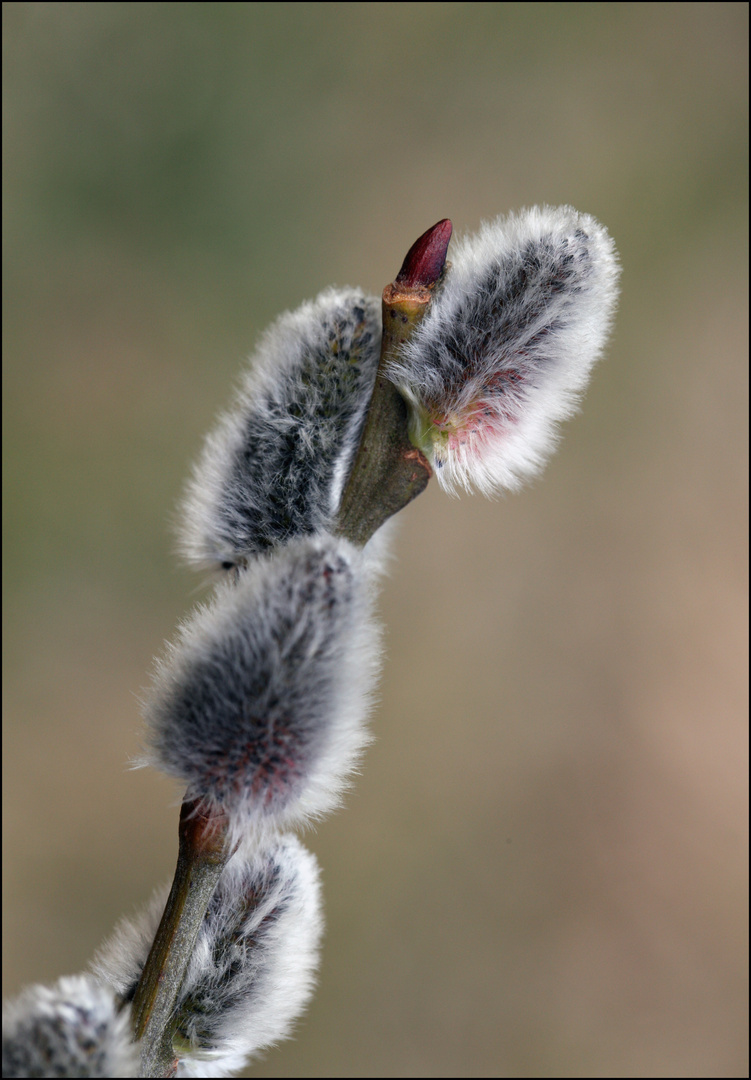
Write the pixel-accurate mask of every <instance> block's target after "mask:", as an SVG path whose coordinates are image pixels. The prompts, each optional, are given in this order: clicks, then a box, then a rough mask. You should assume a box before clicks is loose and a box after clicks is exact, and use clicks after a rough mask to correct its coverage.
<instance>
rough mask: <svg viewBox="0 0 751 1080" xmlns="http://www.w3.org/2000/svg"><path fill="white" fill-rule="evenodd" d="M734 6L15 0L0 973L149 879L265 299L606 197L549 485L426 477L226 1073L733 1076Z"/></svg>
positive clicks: (739, 464) (17, 968)
mask: <svg viewBox="0 0 751 1080" xmlns="http://www.w3.org/2000/svg"><path fill="white" fill-rule="evenodd" d="M747 22H748V8H747V6H746V5H745V4H734V3H729V4H728V3H711V4H705V3H699V4H694V3H690V4H686V3H671V4H620V3H611V4H593V3H591V4H569V3H559V4H547V3H535V4H494V3H484V4H475V3H463V4H455V3H439V4H424V3H400V4H390V3H386V4H369V3H362V4H327V3H318V4H307V3H303V4H281V3H279V4H238V3H230V4H223V3H212V4H204V3H190V4H182V3H169V4H167V3H164V4H162V3H152V4H136V3H127V4H122V3H104V4H102V3H70V4H69V3H35V4H25V3H8V4H4V5H3V28H4V64H3V78H4V90H5V93H4V125H3V127H4V131H3V134H4V149H5V180H4V183H5V200H4V255H5V259H4V275H5V277H4V280H5V306H4V311H5V341H4V343H5V365H4V375H3V388H4V395H3V405H4V419H5V424H4V450H5V453H4V469H5V471H4V478H5V485H4V491H5V558H4V576H3V581H4V592H3V599H4V608H5V649H4V660H5V681H4V683H5V685H4V690H5V717H6V724H5V737H4V755H3V764H4V786H3V796H4V810H5V813H4V846H3V853H4V861H5V871H6V872H5V876H4V915H5V967H4V984H3V985H4V992H5V994H6V995H7V994H14V993H16V992H17V991H18V990H19V989H20V988H21V986H22V985H24V984H25V983H28V982H30V981H50V980H53V979H55V978H56V977H57V976H59V975H62V974H68V973H71V972H74V971H78V970H80V969H81V968H82V967H83V966H84V965H85V964H86V962H87V961H88V960H89V958H90V956H91V954H92V953H93V951H94V949H95V947H96V946H97V945H98V944H99V942H100V941H101V939H102V938H103V937H104V936H105V935H106V934H107V933H108V932H109V931H110V929H111V928H112V926H113V924H114V923H115V921H116V920H117V919H118V917H119V916H120V915H122V914H124V913H126V912H130V911H132V910H134V908H135V907H136V906H137V905H139V904H140V903H142V902H143V901H144V900H145V899H146V897H147V896H148V895H149V893H150V891H151V889H152V888H153V887H154V886H155V885H156V884H157V883H159V882H161V881H163V880H165V879H167V878H169V877H170V876H171V873H172V869H173V865H174V859H175V854H176V821H177V809H176V807H177V802H178V796H179V793H178V792H177V790H176V789H175V788H174V787H173V786H171V785H170V784H169V782H167V781H166V780H165V779H163V778H161V777H160V776H158V775H156V774H152V773H151V772H148V771H139V772H135V773H134V772H130V771H128V770H127V762H128V760H129V759H130V758H131V757H132V756H133V755H135V754H136V753H137V751H138V748H139V713H138V702H137V698H138V694H139V693H140V691H141V689H142V688H143V687H144V686H146V685H147V683H148V671H149V668H150V663H151V658H152V656H153V655H154V654H155V653H157V652H158V651H159V650H160V649H161V646H162V642H163V640H164V638H165V637H168V636H170V635H171V633H172V631H173V628H174V626H175V623H176V621H177V620H178V619H179V618H180V617H181V616H182V615H184V614H185V613H186V612H187V611H188V610H189V609H190V607H191V606H192V604H193V603H194V602H195V601H196V599H197V596H198V595H200V593H197V592H196V586H197V581H196V579H195V577H194V576H193V575H192V574H190V573H189V572H188V571H186V570H183V569H180V568H178V567H177V566H176V560H175V559H174V557H173V554H172V545H173V541H172V537H171V533H170V527H169V519H170V515H171V514H172V513H173V508H174V506H175V503H176V501H177V499H178V497H179V494H180V491H181V486H182V483H183V481H184V478H185V476H186V474H187V470H188V466H189V463H190V461H191V460H192V459H193V458H194V457H195V455H196V454H197V452H198V450H199V447H200V445H201V440H202V437H203V434H204V433H205V431H206V430H207V429H208V428H209V427H210V426H211V424H212V421H213V418H214V416H215V414H216V412H217V410H219V409H220V408H221V407H223V406H224V404H225V403H226V402H227V400H228V398H229V394H230V389H231V386H232V385H233V382H234V380H235V379H236V376H237V373H238V371H239V370H240V368H241V366H242V363H243V360H244V357H245V356H246V355H247V354H248V353H249V352H250V351H251V350H252V348H253V345H254V342H255V340H256V339H257V337H258V334H259V333H260V332H261V331H262V330H263V329H264V327H265V326H266V324H267V323H268V322H269V321H270V320H271V319H272V318H273V317H274V316H276V315H277V314H278V313H279V312H281V311H282V310H284V309H287V308H290V307H295V306H296V305H297V304H299V303H300V302H301V301H302V300H303V299H306V298H308V297H312V296H314V295H315V294H316V293H317V292H318V291H319V290H321V289H322V288H324V287H325V286H327V285H329V284H332V283H336V284H341V285H343V284H355V285H361V286H363V287H364V288H366V289H368V290H369V291H371V292H374V293H380V291H381V289H382V287H383V286H384V285H385V284H386V283H387V282H388V281H390V280H391V279H392V278H393V276H394V274H395V273H396V271H397V270H398V268H399V265H400V263H401V260H402V257H403V256H404V254H405V252H406V250H407V248H408V247H409V246H410V244H411V243H412V241H413V240H414V239H415V238H416V237H417V236H418V235H419V234H420V233H421V232H422V231H423V230H424V229H426V228H427V227H428V226H429V225H431V224H433V223H434V222H435V221H437V220H438V219H439V218H442V217H445V216H449V217H451V218H452V219H453V222H454V226H455V228H456V229H457V230H458V231H460V232H464V231H467V230H473V229H475V228H476V227H477V226H478V224H479V222H480V221H481V220H482V219H483V218H489V217H493V216H495V215H497V214H498V213H501V212H505V211H507V210H510V209H516V208H520V207H522V206H526V205H531V204H534V203H537V202H547V203H553V204H558V203H571V204H572V205H574V206H575V207H577V209H579V210H582V211H586V212H588V213H592V214H594V215H595V216H596V217H598V218H599V219H600V220H601V221H602V222H604V223H605V224H606V225H607V227H608V228H609V229H610V231H611V233H612V235H613V237H614V238H615V241H616V244H617V245H618V248H619V250H620V253H621V257H622V263H623V282H622V284H623V293H622V301H621V305H620V312H619V316H618V319H617V322H616V327H615V334H614V337H613V341H612V344H611V346H610V348H609V350H608V353H607V356H606V358H605V360H604V361H603V362H602V363H601V364H600V366H599V367H598V368H597V369H596V371H595V374H594V378H593V382H592V386H591V389H590V391H589V393H588V396H587V399H586V402H585V406H584V409H583V412H582V413H581V415H580V416H579V417H577V418H576V419H575V420H573V421H572V422H571V423H569V424H568V425H567V427H566V431H565V438H564V441H563V443H562V446H561V449H560V451H559V453H558V455H557V456H556V458H555V459H554V460H553V461H552V463H551V465H550V467H549V468H548V470H547V472H546V474H545V477H544V478H543V480H541V481H539V482H538V483H536V484H534V485H533V486H531V487H530V488H528V489H527V490H525V491H524V492H523V493H522V494H520V495H518V496H514V497H509V498H507V499H504V500H501V501H497V502H486V501H484V500H483V499H481V498H479V497H476V498H463V499H461V500H451V499H449V498H447V497H446V496H445V495H443V494H442V493H441V491H440V490H439V489H438V488H437V486H436V485H431V488H430V489H429V490H428V491H427V493H426V494H425V495H424V496H423V497H421V498H420V499H419V500H418V501H417V502H416V503H415V504H414V505H413V506H411V507H409V508H408V509H407V510H406V511H405V512H404V513H403V514H402V521H401V526H400V529H399V533H398V537H397V542H396V545H395V551H396V555H397V557H396V559H395V560H394V562H393V566H392V569H391V574H390V577H389V578H388V580H387V582H386V584H385V588H384V592H383V598H382V610H383V616H384V620H385V623H386V627H387V648H388V657H387V662H386V666H385V673H384V677H383V683H382V692H381V702H380V705H379V708H378V711H377V714H376V717H375V721H374V728H375V732H376V734H377V742H376V744H375V746H374V747H373V748H372V749H371V751H370V752H369V754H368V756H367V761H366V765H365V769H364V772H363V775H362V776H361V778H360V779H359V781H358V783H357V787H356V790H355V791H354V792H353V794H352V795H351V796H350V798H349V799H348V803H347V806H346V809H345V810H344V811H342V812H340V813H339V814H338V815H336V816H334V817H332V818H330V819H328V820H326V821H325V822H324V823H322V824H321V825H320V827H319V828H318V830H317V831H316V832H315V833H312V834H309V835H308V838H307V842H308V843H309V844H310V846H311V847H312V848H313V849H314V850H315V851H316V852H317V854H318V856H319V859H320V861H321V864H322V867H323V880H324V887H325V898H326V910H327V925H328V928H327V936H326V941H325V948H324V954H323V962H322V968H321V977H320V986H319V988H318V991H317V994H316V997H315V1000H314V1002H313V1005H312V1007H311V1008H310V1010H309V1012H308V1014H307V1015H306V1017H305V1019H304V1020H303V1022H302V1023H301V1024H300V1025H299V1026H298V1030H297V1037H296V1039H295V1040H294V1041H290V1042H287V1043H284V1044H282V1046H281V1047H280V1048H279V1049H276V1050H274V1051H271V1052H270V1053H269V1054H268V1056H267V1057H266V1059H265V1060H264V1061H263V1062H262V1063H261V1064H260V1065H259V1066H257V1067H255V1069H253V1070H252V1074H253V1075H255V1076H341V1077H351V1076H364V1077H366V1076H384V1077H385V1076H395V1077H396V1076H420V1077H432V1076H436V1077H437V1076H457V1077H470V1076H488V1077H497V1076H519V1077H528V1076H530V1077H534V1076H554V1077H557V1076H645V1077H646V1076H665V1077H675V1076H713V1077H714V1076H717V1077H727V1076H746V1075H748V1061H747V1046H746V1024H747V1008H748V1001H747V981H746V975H747V966H746V955H747V953H746V950H747V930H746V927H747V922H746V919H747V890H746V880H747V877H746V875H747V859H746V850H747V848H746V841H747V824H746V822H747V798H746V756H747V697H746V652H747V639H746V618H747V572H746V521H747V516H746V515H747V494H746V492H747V466H746V436H747V418H746V394H747V361H746V333H747V329H746V319H747V311H746V306H747V290H748V281H747V274H746V255H747V227H748V223H747V202H746V182H747V172H746V167H747V142H746V138H747V34H748V26H747Z"/></svg>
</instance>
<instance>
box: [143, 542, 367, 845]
mask: <svg viewBox="0 0 751 1080" xmlns="http://www.w3.org/2000/svg"><path fill="white" fill-rule="evenodd" d="M372 592H373V590H372V587H371V580H370V576H369V574H368V573H367V572H366V567H365V565H364V556H363V554H362V552H360V551H359V550H358V549H357V548H355V547H354V546H353V545H352V544H350V543H349V542H348V541H346V540H337V539H334V538H333V537H331V536H328V535H323V536H319V537H303V538H301V539H298V540H294V541H290V542H289V543H288V544H286V545H285V546H284V547H282V548H279V549H277V550H276V551H274V552H272V553H270V554H269V555H267V556H265V557H263V558H259V559H256V560H255V561H254V562H253V563H252V564H251V565H250V566H249V567H248V568H247V569H246V570H245V571H243V572H242V573H241V574H240V575H239V576H238V578H237V580H236V581H231V580H230V581H226V582H222V583H221V584H220V585H219V586H218V588H217V590H216V592H215V595H214V598H213V599H212V601H211V602H210V603H209V604H208V605H206V606H203V607H201V608H199V609H198V611H197V613H196V614H195V615H194V616H193V617H192V618H191V619H190V620H188V622H186V623H185V624H184V625H183V627H182V628H181V631H180V634H179V638H178V640H177V642H176V644H175V645H173V646H171V647H170V649H169V652H168V654H167V656H166V657H165V659H164V660H163V661H162V662H161V663H160V664H159V666H158V668H157V673H156V677H155V682H154V688H153V691H152V693H151V694H150V696H149V697H148V698H147V700H146V702H145V707H144V712H145V716H146V720H147V724H148V728H149V747H150V749H149V751H148V755H147V758H146V760H145V762H144V763H150V764H153V765H155V766H157V767H158V768H160V769H162V770H163V771H164V772H166V773H168V774H169V775H171V776H174V777H176V778H178V779H180V780H183V781H184V782H185V783H186V784H187V792H186V798H187V799H197V800H201V801H202V802H203V804H204V805H205V806H206V807H207V808H213V809H219V810H221V811H223V812H224V813H226V814H227V815H228V817H229V835H230V836H231V837H232V838H233V840H239V839H241V838H242V837H243V836H245V835H246V833H247V831H248V830H249V829H253V828H254V827H262V826H264V825H271V826H273V827H279V826H285V827H286V826H287V825H289V824H290V823H292V822H295V821H304V820H305V819H307V818H310V817H318V816H320V815H321V814H323V813H324V812H326V811H328V810H330V809H332V808H333V807H334V806H336V805H338V803H339V801H340V796H341V793H342V791H343V790H345V789H346V787H347V786H348V782H349V778H350V774H351V772H352V770H353V769H354V768H355V767H356V765H357V764H358V762H359V759H360V757H361V755H362V752H363V750H364V748H365V747H366V746H367V744H368V742H369V741H370V736H369V735H368V732H367V729H366V726H365V718H366V716H367V713H368V709H369V705H370V695H371V691H372V688H373V685H374V681H375V677H376V673H377V660H378V655H379V632H378V628H377V626H376V623H375V621H374V619H373V616H372V610H371V605H372V599H373V597H372Z"/></svg>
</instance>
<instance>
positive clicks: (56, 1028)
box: [3, 975, 139, 1077]
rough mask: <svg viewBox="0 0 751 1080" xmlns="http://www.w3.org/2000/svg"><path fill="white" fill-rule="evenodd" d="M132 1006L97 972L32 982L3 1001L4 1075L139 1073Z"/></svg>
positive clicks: (67, 1075) (124, 1074)
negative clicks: (123, 1003)
mask: <svg viewBox="0 0 751 1080" xmlns="http://www.w3.org/2000/svg"><path fill="white" fill-rule="evenodd" d="M138 1068H139V1054H138V1050H137V1048H136V1045H135V1043H134V1042H133V1040H132V1034H131V1030H130V1011H129V1009H127V1008H125V1009H121V1003H120V1002H119V1001H118V1000H117V999H116V997H115V993H114V990H113V989H112V988H111V987H110V986H108V985H105V984H104V983H102V982H101V981H100V980H99V979H98V978H96V977H95V976H94V975H69V976H66V977H65V978H62V979H59V980H58V981H57V982H56V983H55V985H54V986H31V987H29V988H28V989H27V990H25V991H24V992H23V993H22V994H21V995H20V996H19V997H18V998H16V999H15V1000H14V1001H12V1002H9V1003H8V1004H6V1005H4V1006H3V1076H7V1077H21V1076H59V1077H89V1076H137V1075H138Z"/></svg>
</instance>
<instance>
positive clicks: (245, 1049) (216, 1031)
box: [94, 835, 323, 1077]
mask: <svg viewBox="0 0 751 1080" xmlns="http://www.w3.org/2000/svg"><path fill="white" fill-rule="evenodd" d="M167 891H168V890H167V889H166V888H165V889H160V890H159V891H158V893H157V894H155V896H154V897H153V899H152V901H151V902H150V903H149V905H148V906H147V907H146V909H145V910H144V911H143V912H141V913H140V914H139V915H138V916H136V917H135V918H133V919H124V920H123V921H122V922H121V923H120V925H119V926H118V927H117V928H116V930H115V933H114V935H113V937H112V938H111V939H110V940H109V941H108V942H106V943H105V944H104V945H103V947H102V948H101V949H100V951H99V953H98V954H97V957H96V960H95V963H94V968H95V971H96V972H97V974H98V975H99V977H100V978H102V979H105V980H106V981H107V982H109V983H110V984H111V985H113V986H114V987H115V988H116V989H117V991H118V992H119V993H120V994H121V995H122V996H123V997H124V998H126V999H128V998H131V997H132V995H133V992H134V990H135V986H136V983H137V982H138V979H139V977H140V974H141V971H142V969H143V965H144V963H145V962H146V958H147V956H148V953H149V948H150V946H151V942H152V940H153V938H154V935H155V933H156V929H157V926H158V924H159V919H160V916H161V913H162V910H163V908H164V902H165V900H166V896H167ZM320 894H321V890H320V882H319V870H318V864H317V862H316V859H315V857H314V856H313V855H312V854H311V853H310V852H309V851H307V850H306V849H305V848H304V847H303V846H302V844H301V843H300V842H299V840H298V839H297V838H296V837H295V836H292V835H285V836H280V837H278V838H277V839H275V840H273V841H272V842H270V843H269V845H268V846H266V847H264V848H262V849H260V850H257V851H249V850H248V848H247V846H245V847H241V849H240V850H239V851H238V852H237V853H236V854H235V855H234V856H233V857H232V859H231V860H230V861H229V863H228V864H227V866H226V867H225V868H224V870H223V871H222V876H221V878H220V879H219V884H218V886H217V889H216V892H215V893H214V896H213V897H212V900H211V903H210V905H209V908H208V911H207V913H206V916H205V918H204V921H203V924H202V926H201V930H200V932H199V935H198V939H197V941H196V945H195V949H194V952H193V956H192V959H191V962H190V966H189V968H188V971H187V973H186V977H185V982H184V983H183V986H182V988H181V991H180V995H179V998H178V1001H177V1006H176V1008H177V1011H178V1014H179V1017H180V1019H179V1025H178V1033H177V1036H176V1037H175V1040H174V1045H175V1053H176V1056H177V1057H178V1059H179V1065H178V1070H177V1075H178V1076H196V1077H201V1076H206V1077H214V1076H231V1075H233V1074H234V1073H236V1072H238V1071H239V1070H241V1069H242V1068H244V1066H245V1065H246V1064H247V1063H248V1060H249V1059H250V1058H251V1057H252V1056H253V1055H254V1054H256V1053H258V1052H259V1051H260V1050H263V1049H264V1048H267V1047H269V1046H271V1045H273V1044H275V1043H276V1042H278V1041H279V1040H280V1039H283V1038H286V1037H287V1036H288V1035H289V1034H290V1032H291V1029H292V1026H293V1024H294V1023H295V1021H296V1020H297V1019H298V1018H299V1016H300V1014H301V1013H302V1012H303V1010H304V1009H305V1008H306V1006H307V1004H308V1002H309V1000H310V997H311V994H312V992H313V987H314V982H315V972H316V968H317V963H318V949H319V945H320V939H321V934H322V930H323V918H322V914H321V895H320Z"/></svg>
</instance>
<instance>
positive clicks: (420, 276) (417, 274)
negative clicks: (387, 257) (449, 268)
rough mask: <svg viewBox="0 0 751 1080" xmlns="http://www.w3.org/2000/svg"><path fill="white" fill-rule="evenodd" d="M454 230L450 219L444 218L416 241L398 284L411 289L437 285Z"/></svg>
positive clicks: (397, 277)
mask: <svg viewBox="0 0 751 1080" xmlns="http://www.w3.org/2000/svg"><path fill="white" fill-rule="evenodd" d="M452 229H453V226H452V224H451V222H450V221H449V219H448V218H444V219H443V221H439V222H438V224H437V225H433V226H432V228H430V229H428V231H427V232H424V233H423V234H422V236H421V237H420V239H419V240H415V242H414V244H413V245H412V247H411V248H410V249H409V251H408V252H407V257H406V258H405V260H404V262H403V263H402V268H401V270H400V271H399V273H398V274H397V275H396V284H397V285H403V286H405V287H406V288H410V289H413V288H415V287H417V286H419V285H422V286H430V285H435V283H436V281H438V278H439V277H440V276H441V271H442V270H443V267H444V264H445V262H446V252H447V250H448V246H449V240H450V239H451V232H452Z"/></svg>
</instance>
